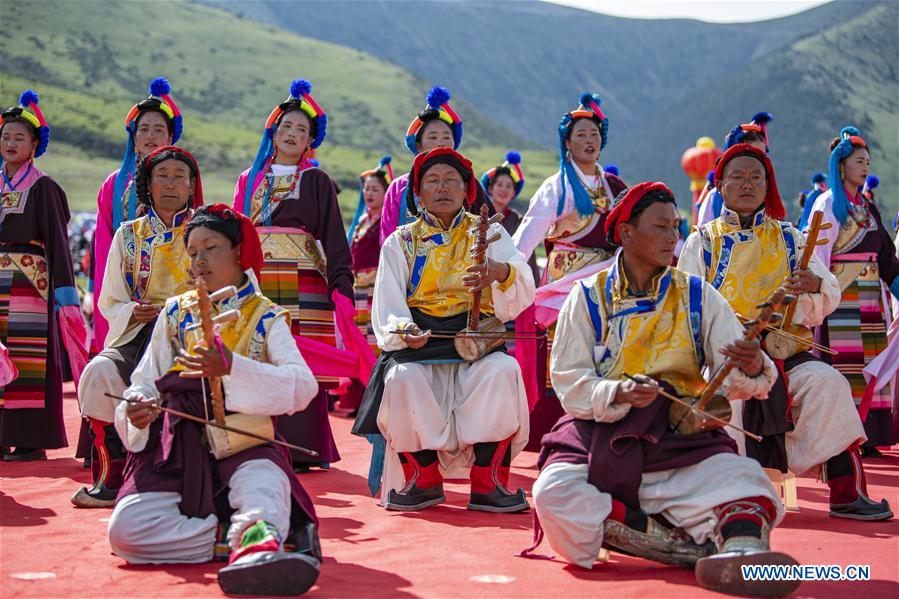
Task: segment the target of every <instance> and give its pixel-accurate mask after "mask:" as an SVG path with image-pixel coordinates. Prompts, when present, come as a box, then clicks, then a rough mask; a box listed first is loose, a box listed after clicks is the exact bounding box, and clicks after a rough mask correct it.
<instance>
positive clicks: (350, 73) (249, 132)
mask: <svg viewBox="0 0 899 599" xmlns="http://www.w3.org/2000/svg"><path fill="white" fill-rule="evenodd" d="M7 6H8V5H5V6H4V9H3V15H2V17H3V23H4V24H3V36H2V37H0V55H2V56H3V60H2V63H0V104H2V105H3V106H9V105H11V104H14V103H15V101H16V98H17V96H18V93H19V92H20V91H21V90H22V89H24V88H26V87H33V88H35V89H37V90H38V91H39V93H40V94H41V106H42V108H43V111H44V113H45V115H46V117H47V119H48V120H49V122H50V125H51V127H52V135H53V143H52V144H51V148H50V151H49V152H48V154H47V156H46V157H45V158H42V159H41V161H40V165H41V167H42V168H43V169H44V170H45V171H47V172H48V173H50V174H52V175H53V176H55V177H56V178H57V179H59V180H60V182H61V183H62V184H63V187H64V188H65V189H66V190H67V191H68V194H69V196H70V201H71V203H72V205H73V206H75V207H78V208H82V209H85V208H90V207H92V206H93V205H95V198H96V191H97V189H98V188H99V186H100V183H102V181H103V179H104V178H105V176H106V175H107V174H108V173H109V171H110V170H112V169H113V168H115V167H116V166H117V164H118V162H120V161H121V155H122V151H123V147H124V142H125V134H124V132H123V119H124V116H125V114H126V113H127V111H128V109H129V108H130V107H131V106H132V105H133V104H134V102H135V101H136V100H138V99H141V98H143V97H146V93H147V92H146V88H147V84H148V83H149V81H150V79H152V78H153V77H155V76H157V75H164V76H166V77H167V78H168V79H169V80H170V81H171V83H172V86H173V91H172V96H173V97H174V99H175V101H176V102H178V103H179V106H180V107H181V109H182V111H183V113H184V115H185V133H184V136H183V138H182V141H181V142H180V143H181V145H182V146H184V147H185V148H187V149H189V150H190V151H191V152H193V153H194V154H195V155H196V156H197V157H198V160H199V161H200V165H201V168H202V169H203V173H204V177H203V179H204V185H205V187H206V190H207V193H206V195H207V197H208V198H210V199H215V200H216V201H227V202H230V199H231V196H232V193H233V188H234V182H235V181H236V179H237V175H238V174H239V173H240V171H242V170H243V169H245V168H247V167H248V166H249V165H250V163H251V162H252V159H253V157H254V156H255V153H256V149H257V148H258V145H259V139H260V135H261V129H262V125H263V124H264V122H265V119H266V117H267V116H268V113H269V112H270V111H271V108H272V106H274V105H275V104H277V103H278V102H280V101H282V100H283V99H284V98H285V97H286V95H287V88H288V86H289V84H290V81H291V80H292V79H294V78H297V77H304V78H306V79H309V80H310V81H312V82H313V94H314V95H315V96H316V99H317V100H318V101H319V103H320V104H321V105H322V106H323V107H324V108H325V110H326V111H327V112H328V121H329V122H328V138H327V140H326V141H325V143H324V144H323V146H322V147H321V152H320V153H319V157H320V159H321V162H322V164H323V166H324V167H325V168H326V169H327V170H328V172H329V173H331V175H332V176H333V177H334V178H335V179H336V180H337V181H338V182H339V183H340V184H341V185H342V186H343V187H345V188H350V187H352V188H354V187H355V186H356V185H357V177H358V173H359V172H360V171H362V170H364V169H366V168H370V167H371V166H373V165H375V164H376V163H377V161H378V159H379V158H380V156H381V155H382V154H384V153H391V154H393V156H394V158H395V168H396V170H397V172H403V171H404V169H406V168H407V167H408V164H409V162H410V158H411V156H410V155H409V153H408V151H407V150H405V148H404V146H403V145H402V136H403V134H404V132H405V130H406V127H407V126H408V123H409V120H410V118H411V117H412V116H413V115H414V114H416V113H417V112H418V111H419V110H420V109H421V108H422V106H423V104H424V94H425V93H426V91H427V89H428V87H429V85H430V84H429V83H428V82H426V81H424V80H422V79H420V78H417V77H415V76H413V75H411V74H409V73H408V72H406V71H404V70H403V69H401V68H400V67H398V66H396V65H394V64H391V63H389V62H387V61H385V60H383V59H378V58H375V57H372V56H370V55H367V54H365V53H363V52H360V51H358V50H353V49H350V48H344V47H340V46H337V45H334V44H331V43H327V42H322V41H320V40H315V39H309V38H304V37H301V36H298V35H296V34H293V33H289V32H285V31H280V30H277V29H274V28H272V27H269V26H266V25H264V24H260V23H255V22H253V21H249V20H243V19H241V18H239V17H236V16H234V15H232V14H230V13H227V12H224V11H220V10H216V9H214V8H209V7H204V6H199V5H194V4H187V3H183V2H152V3H151V2H96V1H79V2H37V3H35V4H33V5H32V6H31V7H30V9H29V10H28V11H15V10H10V9H8V8H7ZM145 24H149V25H150V26H145ZM163 24H164V25H163ZM456 106H457V108H458V110H459V111H460V112H461V113H462V114H463V115H464V119H465V123H466V131H465V147H466V148H467V149H468V151H470V152H471V153H472V155H473V157H474V158H475V159H476V160H477V161H478V163H479V164H478V166H479V167H481V168H483V169H486V168H488V167H489V166H492V165H493V164H495V163H496V161H497V160H499V158H500V157H501V156H502V155H503V154H504V153H505V151H506V149H507V146H508V145H510V144H511V145H513V146H516V147H521V149H527V148H531V149H532V150H533V148H535V146H534V145H533V144H530V145H528V144H527V143H526V142H524V141H523V140H522V138H520V137H518V136H517V135H515V134H513V133H512V132H510V131H508V130H507V129H505V128H504V127H502V126H500V125H497V124H496V123H495V122H494V121H492V120H491V119H489V118H487V117H485V116H483V115H482V114H480V113H479V112H478V111H477V110H475V109H473V108H472V107H471V105H470V104H468V103H466V102H465V99H464V98H461V101H459V102H457V103H456ZM525 159H526V160H527V161H528V163H529V165H530V166H531V167H532V168H533V169H534V171H533V172H534V176H533V177H532V178H531V180H530V181H529V185H531V186H533V187H536V185H537V184H538V183H539V181H538V179H539V178H541V177H543V176H547V175H548V174H549V173H550V172H552V170H553V169H554V168H555V166H554V158H553V156H552V155H551V154H550V153H549V152H546V151H541V150H537V151H525ZM529 174H530V173H529ZM355 191H356V190H355V189H347V191H346V192H345V193H343V194H341V200H342V202H341V203H342V205H343V208H344V211H345V212H346V211H349V210H350V208H351V206H354V205H355V201H356V194H355Z"/></svg>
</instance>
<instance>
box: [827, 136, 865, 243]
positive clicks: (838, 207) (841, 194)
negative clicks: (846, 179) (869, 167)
mask: <svg viewBox="0 0 899 599" xmlns="http://www.w3.org/2000/svg"><path fill="white" fill-rule="evenodd" d="M867 147H868V144H866V143H865V140H863V139H862V138H861V133H860V132H859V130H858V129H856V128H855V127H852V126H849V127H843V129H842V131H840V143H838V144H837V146H836V147H835V148H834V149H833V151H832V152H831V153H830V172H829V177H830V188H831V192H832V193H833V215H834V216H835V217H836V219H837V221H839V223H840V224H841V225H842V224H843V223H844V222H846V219H847V218H848V217H849V199H848V198H847V197H846V192H845V190H844V189H843V180H842V178H841V177H840V162H842V161H843V160H844V159H846V158H848V157H849V155H850V154H852V151H853V150H854V149H855V148H867ZM852 191H855V190H852Z"/></svg>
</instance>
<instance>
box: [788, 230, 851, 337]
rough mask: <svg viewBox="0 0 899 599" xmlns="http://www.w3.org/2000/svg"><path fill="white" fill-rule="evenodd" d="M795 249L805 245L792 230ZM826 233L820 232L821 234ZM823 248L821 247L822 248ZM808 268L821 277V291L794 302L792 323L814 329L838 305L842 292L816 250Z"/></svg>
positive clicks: (802, 236) (800, 237)
mask: <svg viewBox="0 0 899 599" xmlns="http://www.w3.org/2000/svg"><path fill="white" fill-rule="evenodd" d="M792 232H793V240H794V243H795V247H797V248H800V247H803V246H804V245H805V242H806V240H805V236H804V235H803V234H802V233H800V232H799V231H797V230H796V229H792ZM824 233H826V231H821V234H822V236H823V234H824ZM822 247H823V246H822ZM808 268H809V270H810V271H812V273H813V274H815V275H817V276H818V277H821V289H820V290H818V292H817V293H803V294H802V295H800V296H799V297H798V299H797V301H796V310H795V311H794V312H793V322H794V323H796V324H802V325H805V326H808V327H814V326H818V325H820V324H821V323H822V322H824V319H825V318H826V317H827V316H828V315H829V314H830V313H831V312H833V311H834V310H836V309H837V306H839V305H840V298H841V296H842V292H841V290H840V283H839V282H838V281H837V278H836V277H835V276H834V275H833V273H831V272H830V269H829V268H828V267H826V266H824V264H822V263H821V259H820V258H819V257H818V252H817V250H816V251H815V253H814V254H812V258H811V260H809V263H808Z"/></svg>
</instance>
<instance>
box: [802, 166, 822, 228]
mask: <svg viewBox="0 0 899 599" xmlns="http://www.w3.org/2000/svg"><path fill="white" fill-rule="evenodd" d="M825 191H827V175H825V174H824V173H815V174H814V175H812V189H811V191H809V193H808V195H806V196H805V205H803V207H802V216H801V217H799V230H800V231H802V230H804V229H805V228H806V227H807V226H808V222H809V218H811V216H812V206H814V205H815V200H817V199H818V196H819V195H821V194H822V193H824V192H825Z"/></svg>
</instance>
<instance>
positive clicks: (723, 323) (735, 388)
mask: <svg viewBox="0 0 899 599" xmlns="http://www.w3.org/2000/svg"><path fill="white" fill-rule="evenodd" d="M742 336H743V326H742V325H741V324H740V321H739V320H737V316H736V314H734V311H733V309H731V307H730V304H728V303H727V300H726V299H724V298H723V297H722V296H721V294H720V293H718V291H716V290H715V288H714V287H712V286H711V285H709V284H708V283H703V289H702V346H703V350H704V354H705V360H706V364H707V365H708V366H709V367H710V368H711V371H712V372H715V371H716V370H717V369H718V367H719V366H721V364H722V363H723V362H724V360H725V358H724V356H723V355H721V350H722V349H723V348H724V346H726V345H728V344H730V343H733V342H734V341H736V340H737V339H740V338H741V337H742ZM762 361H763V365H762V371H761V372H760V373H759V374H758V375H757V376H754V377H750V376H748V375H747V374H745V373H743V371H741V370H740V369H738V368H734V369H733V370H731V371H730V374H729V375H728V376H727V379H725V381H724V388H723V391H724V392H725V394H726V395H727V397H728V399H730V400H731V401H734V400H744V399H750V398H753V397H758V398H760V399H764V398H766V397H768V391H770V390H771V387H772V386H774V382H775V381H776V380H777V369H776V368H775V366H774V362H772V361H771V358H769V357H768V356H767V354H765V352H762Z"/></svg>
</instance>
